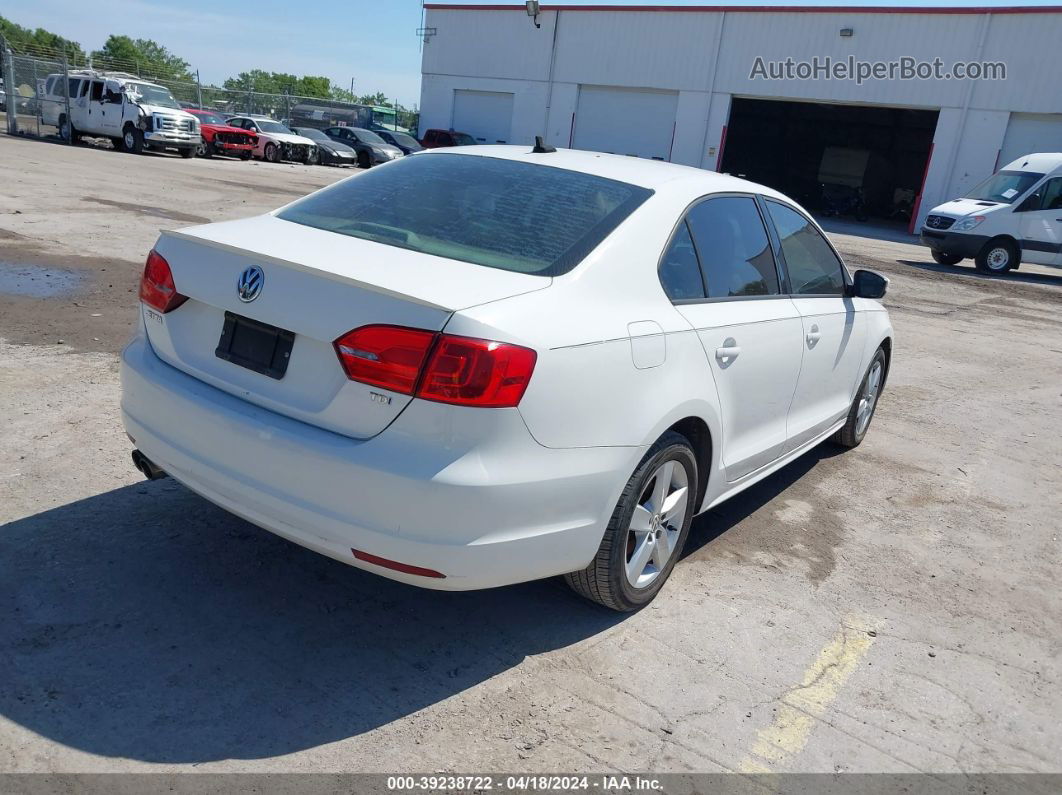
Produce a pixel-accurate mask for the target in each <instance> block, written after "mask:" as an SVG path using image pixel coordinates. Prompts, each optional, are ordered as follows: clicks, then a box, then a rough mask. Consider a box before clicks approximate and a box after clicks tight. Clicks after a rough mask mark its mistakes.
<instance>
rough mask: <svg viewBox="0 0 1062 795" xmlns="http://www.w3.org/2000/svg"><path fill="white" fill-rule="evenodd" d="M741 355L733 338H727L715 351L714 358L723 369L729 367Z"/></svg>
mask: <svg viewBox="0 0 1062 795" xmlns="http://www.w3.org/2000/svg"><path fill="white" fill-rule="evenodd" d="M740 354H741V348H740V347H739V346H738V344H737V340H735V339H734V338H733V337H727V338H726V339H725V340H723V344H722V346H721V347H719V348H716V349H715V358H716V359H718V360H719V364H720V365H722V366H723V367H729V366H730V365H732V364H733V363H734V359H736V358H737V357H738V356H739V355H740Z"/></svg>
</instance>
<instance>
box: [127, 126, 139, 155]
mask: <svg viewBox="0 0 1062 795" xmlns="http://www.w3.org/2000/svg"><path fill="white" fill-rule="evenodd" d="M122 149H124V150H125V151H126V152H132V153H133V154H134V155H139V154H140V153H141V152H143V151H144V133H143V131H142V130H139V129H137V128H136V127H134V126H133V125H131V124H130V125H127V126H126V128H125V129H124V130H123V131H122Z"/></svg>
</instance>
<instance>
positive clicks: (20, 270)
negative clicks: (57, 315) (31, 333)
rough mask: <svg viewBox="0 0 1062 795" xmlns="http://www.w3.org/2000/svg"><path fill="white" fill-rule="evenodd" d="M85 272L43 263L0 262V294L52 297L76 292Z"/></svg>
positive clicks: (84, 277) (82, 282)
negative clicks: (18, 263)
mask: <svg viewBox="0 0 1062 795" xmlns="http://www.w3.org/2000/svg"><path fill="white" fill-rule="evenodd" d="M86 276H87V274H85V273H81V272H78V271H68V270H64V269H63V268H48V267H45V266H43V265H17V264H15V263H11V262H0V295H21V296H27V297H29V298H54V297H55V296H59V295H69V294H70V293H73V292H76V291H77V289H78V288H79V287H81V285H82V284H84V282H85V279H86Z"/></svg>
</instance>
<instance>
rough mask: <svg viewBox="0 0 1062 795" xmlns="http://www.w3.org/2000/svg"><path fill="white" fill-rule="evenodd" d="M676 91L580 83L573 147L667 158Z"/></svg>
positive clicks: (673, 129) (670, 143)
mask: <svg viewBox="0 0 1062 795" xmlns="http://www.w3.org/2000/svg"><path fill="white" fill-rule="evenodd" d="M677 107H678V92H676V91H649V90H644V89H625V88H605V87H603V86H580V87H579V103H578V105H577V108H576V111H575V134H574V136H573V139H572V146H574V147H575V148H576V149H591V150H594V151H596V152H612V153H613V154H619V155H637V156H638V157H651V158H653V159H655V160H670V159H671V145H672V143H673V141H674V137H675V110H676V108H677Z"/></svg>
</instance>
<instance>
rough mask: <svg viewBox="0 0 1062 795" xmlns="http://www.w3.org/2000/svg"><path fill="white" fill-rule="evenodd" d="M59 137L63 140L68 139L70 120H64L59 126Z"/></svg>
mask: <svg viewBox="0 0 1062 795" xmlns="http://www.w3.org/2000/svg"><path fill="white" fill-rule="evenodd" d="M59 137H60V138H62V139H63V140H64V141H69V140H70V122H67V121H64V122H63V123H62V125H61V126H60V127H59Z"/></svg>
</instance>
